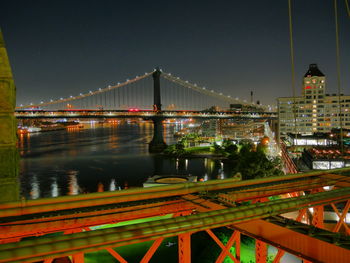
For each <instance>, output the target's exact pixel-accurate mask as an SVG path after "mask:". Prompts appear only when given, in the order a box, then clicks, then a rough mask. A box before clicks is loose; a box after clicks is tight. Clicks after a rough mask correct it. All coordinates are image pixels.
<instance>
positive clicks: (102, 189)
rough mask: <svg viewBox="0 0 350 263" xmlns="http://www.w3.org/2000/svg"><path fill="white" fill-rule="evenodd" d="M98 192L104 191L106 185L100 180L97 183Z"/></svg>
mask: <svg viewBox="0 0 350 263" xmlns="http://www.w3.org/2000/svg"><path fill="white" fill-rule="evenodd" d="M97 192H99V193H101V192H104V185H103V183H101V182H99V183H98V185H97Z"/></svg>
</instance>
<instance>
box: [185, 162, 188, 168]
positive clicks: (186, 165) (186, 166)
mask: <svg viewBox="0 0 350 263" xmlns="http://www.w3.org/2000/svg"><path fill="white" fill-rule="evenodd" d="M187 169H188V159H185V170H186V171H187Z"/></svg>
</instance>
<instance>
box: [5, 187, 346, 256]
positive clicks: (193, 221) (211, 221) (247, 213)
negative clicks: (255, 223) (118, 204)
mask: <svg viewBox="0 0 350 263" xmlns="http://www.w3.org/2000/svg"><path fill="white" fill-rule="evenodd" d="M349 190H350V189H348V188H346V189H338V190H332V191H329V192H323V193H316V194H312V195H308V196H302V197H297V198H291V199H287V200H286V199H282V200H274V201H270V202H265V203H257V204H254V205H246V206H240V207H233V208H227V209H221V210H215V211H210V212H203V213H199V214H194V215H190V216H180V217H176V218H170V219H162V220H157V221H151V222H144V223H139V224H134V225H128V226H121V227H115V228H109V229H102V230H95V231H89V232H82V233H75V234H71V235H63V236H56V237H43V238H38V239H35V240H26V241H21V242H18V243H11V244H3V245H0V262H23V261H38V260H42V259H46V258H55V257H61V256H67V255H72V254H77V253H82V252H84V253H85V252H90V251H96V250H100V249H106V248H111V247H117V246H124V245H130V244H135V243H140V242H144V241H148V240H155V239H157V238H160V237H170V236H177V235H180V234H183V233H188V232H196V231H202V230H205V229H211V228H217V227H222V226H228V225H232V224H238V223H239V222H244V221H249V220H253V219H258V218H264V217H267V216H270V215H277V214H281V213H285V212H288V211H294V210H300V209H302V208H306V207H310V206H312V205H319V204H322V203H329V202H338V201H340V200H344V199H347V200H348V199H349V198H350V191H349ZM235 227H236V226H235ZM259 229H260V228H258V230H259ZM282 229H283V227H282ZM238 230H239V229H238ZM239 231H240V230H239ZM240 232H241V231H240ZM312 240H313V241H311V240H310V242H314V239H312ZM329 246H331V245H330V244H328V247H327V248H329ZM277 247H278V246H277ZM333 247H335V248H338V247H336V246H334V245H333ZM333 249H334V248H333ZM345 251H347V253H349V251H348V250H345ZM306 252H309V251H306ZM303 258H305V257H304V256H303ZM306 258H307V257H306ZM336 262H340V261H336Z"/></svg>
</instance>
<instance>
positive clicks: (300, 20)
mask: <svg viewBox="0 0 350 263" xmlns="http://www.w3.org/2000/svg"><path fill="white" fill-rule="evenodd" d="M338 2H339V3H338V6H339V19H340V54H341V74H342V82H341V83H342V89H343V92H344V93H345V94H350V89H349V85H350V48H349V47H350V18H348V17H347V14H346V8H345V3H344V1H339V0H338ZM293 5H294V6H293V15H294V17H293V19H294V45H295V63H296V83H297V92H298V94H300V90H301V80H302V76H303V75H304V73H305V72H306V70H307V69H308V65H309V64H310V63H317V64H318V66H319V68H320V70H321V71H322V72H323V73H324V74H325V75H326V77H327V82H328V83H327V86H326V91H327V93H336V91H337V87H336V83H337V82H336V76H337V75H336V56H335V54H336V53H335V52H336V51H335V24H334V9H333V0H307V1H305V0H295V1H293ZM0 7H1V8H0V10H1V11H0V14H1V15H0V27H1V29H2V31H3V35H4V38H5V42H6V46H7V50H8V54H9V57H10V62H11V65H12V70H13V73H14V77H15V82H16V86H17V104H18V105H19V104H22V103H23V104H29V103H30V102H34V103H35V102H39V101H40V100H44V101H47V100H49V99H51V98H52V99H58V98H59V97H68V96H69V95H78V94H79V93H80V92H82V93H87V92H88V91H89V90H97V89H98V88H104V87H106V86H107V85H109V84H115V83H116V82H118V81H120V82H122V81H124V80H125V79H126V78H133V77H134V76H136V75H140V74H143V73H144V72H149V71H151V70H152V69H153V68H154V67H156V66H160V67H161V68H162V69H163V70H164V71H165V72H170V73H172V74H173V75H176V76H180V77H181V78H183V79H185V80H189V81H190V82H193V83H198V84H200V85H203V86H206V87H208V88H210V89H214V90H215V91H218V92H223V93H224V94H229V95H231V96H234V97H239V98H244V99H248V100H249V97H250V91H251V90H252V91H254V100H260V101H261V102H262V103H264V104H275V103H276V98H277V97H283V96H291V95H292V88H291V67H290V55H289V54H290V53H289V31H288V1H287V0H265V1H261V0H250V1H249V0H247V1H233V0H230V1H166V0H163V1H157V0H154V1H131V0H129V1H116V0H113V1H112V0H101V1H97V0H95V1H89V0H85V1H78V0H77V1H72V0H70V1H65V0H60V1H58V0H56V1H54V0H52V1H48V0H45V1H42V0H35V1H34V0H32V1H30V0H23V1H16V0H12V1H2V2H1V6H0Z"/></svg>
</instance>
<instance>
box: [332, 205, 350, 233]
mask: <svg viewBox="0 0 350 263" xmlns="http://www.w3.org/2000/svg"><path fill="white" fill-rule="evenodd" d="M331 206H332V208H333V210H334V212H335V213H336V214H337V216H338V217H339V221H338V223H337V224H336V226H335V227H334V229H333V232H339V230H340V227H341V226H342V225H343V226H344V228H345V233H346V234H347V235H350V229H349V227H348V225H347V224H346V223H345V221H344V220H345V218H346V215H347V213H348V211H349V208H350V200H348V201H347V202H346V205H345V207H344V209H343V213H342V214H340V213H339V211H338V209H337V208H336V206H335V205H334V204H331Z"/></svg>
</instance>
